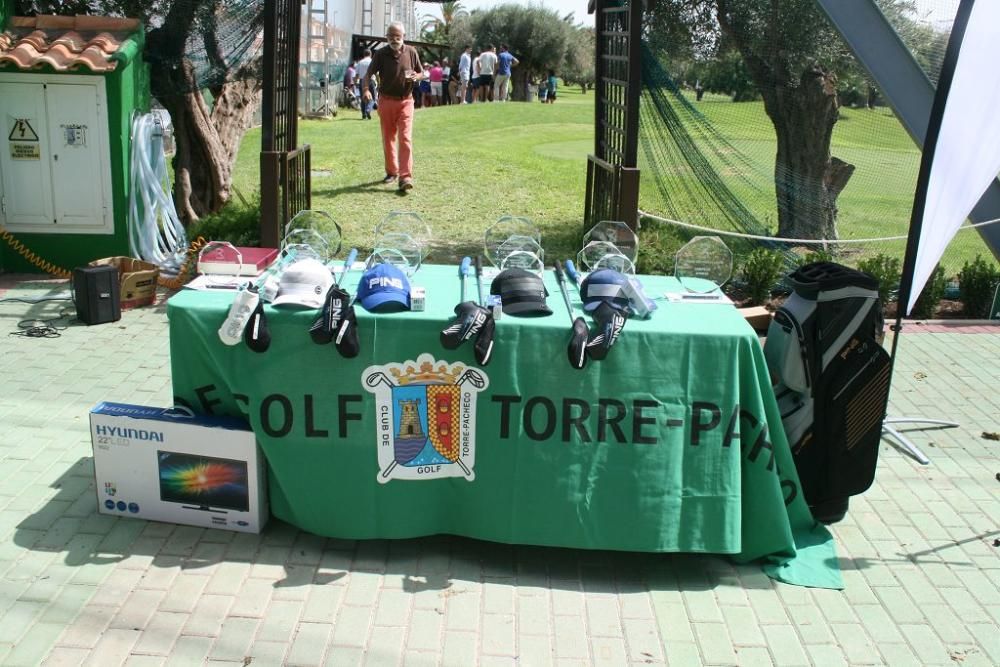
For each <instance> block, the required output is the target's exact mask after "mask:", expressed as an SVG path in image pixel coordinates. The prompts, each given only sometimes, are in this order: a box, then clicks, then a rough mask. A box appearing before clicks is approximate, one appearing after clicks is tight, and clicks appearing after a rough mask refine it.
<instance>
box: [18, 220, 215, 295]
mask: <svg viewBox="0 0 1000 667" xmlns="http://www.w3.org/2000/svg"><path fill="white" fill-rule="evenodd" d="M0 237H2V238H3V240H4V241H6V242H7V245H9V246H10V247H11V248H12V249H13V250H15V251H16V252H17V253H18V254H20V255H21V256H22V257H24V259H26V260H27V261H28V262H29V263H30V264H31V265H33V266H36V267H38V268H39V269H41V270H42V271H44V272H45V273H48V274H49V275H52V276H55V277H57V278H72V277H73V274H72V272H70V271H67V270H66V269H64V268H62V267H59V266H56V265H55V264H53V263H52V262H49V261H46V260H44V259H42V258H41V257H39V256H38V255H37V254H35V253H34V252H32V251H31V250H29V249H28V247H27V246H25V245H24V244H23V243H21V242H20V241H18V240H17V239H16V238H15V237H14V235H13V234H11V233H10V232H9V231H7V229H5V228H4V227H3V225H0ZM206 243H207V241H205V239H204V237H201V236H199V237H198V238H197V239H195V240H194V241H192V242H191V245H190V246H188V249H187V250H186V251H185V254H186V255H187V257H186V258H185V259H184V263H183V264H182V265H181V268H180V271H178V272H177V277H176V278H164V277H163V276H160V277H159V278H158V279H157V281H156V282H157V284H158V285H160V286H161V287H166V288H167V289H174V290H176V289H180V288H181V287H183V286H184V284H185V283H187V282H188V280H189V278H187V277H186V276H187V273H188V271H189V270H190V269H191V263H192V262H193V261H195V259H197V257H198V251H199V250H201V249H202V247H204V246H205V244H206Z"/></svg>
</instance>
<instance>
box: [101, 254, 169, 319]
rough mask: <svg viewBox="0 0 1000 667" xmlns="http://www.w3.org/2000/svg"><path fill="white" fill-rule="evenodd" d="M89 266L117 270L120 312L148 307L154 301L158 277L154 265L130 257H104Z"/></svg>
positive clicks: (157, 271) (158, 271) (156, 267)
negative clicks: (108, 267)
mask: <svg viewBox="0 0 1000 667" xmlns="http://www.w3.org/2000/svg"><path fill="white" fill-rule="evenodd" d="M89 266H113V267H115V268H116V269H118V284H119V285H120V286H121V307H122V310H124V309H126V308H137V307H139V306H148V305H150V304H152V303H153V301H155V300H156V280H157V278H159V276H160V269H159V267H158V266H156V264H150V263H149V262H143V261H142V260H138V259H133V258H131V257H105V258H104V259H97V260H94V261H93V262H91V263H90V264H89Z"/></svg>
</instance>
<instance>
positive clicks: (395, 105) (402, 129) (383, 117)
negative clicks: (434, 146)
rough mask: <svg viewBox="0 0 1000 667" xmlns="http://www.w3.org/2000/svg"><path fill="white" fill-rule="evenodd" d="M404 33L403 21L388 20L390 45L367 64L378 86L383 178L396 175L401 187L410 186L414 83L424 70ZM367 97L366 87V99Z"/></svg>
mask: <svg viewBox="0 0 1000 667" xmlns="http://www.w3.org/2000/svg"><path fill="white" fill-rule="evenodd" d="M405 35H406V29H405V28H404V27H403V24H402V23H400V22H399V21H393V22H392V23H390V24H389V29H388V30H386V33H385V36H386V39H387V40H388V42H389V46H388V48H385V47H383V48H381V49H379V50H378V51H376V52H375V55H374V56H372V64H371V67H370V68H369V73H370V75H371V76H374V77H375V78H376V79H377V81H378V87H379V98H378V117H379V121H380V123H381V126H382V150H383V152H384V153H385V178H384V179H383V182H384V183H392V182H393V181H394V180H396V179H397V178H398V179H399V189H400V190H401V191H405V190H409V189H411V188H413V83H414V82H415V81H419V80H420V79H421V78H423V71H424V68H423V65H421V64H420V56H418V55H417V50H416V49H415V48H413V47H412V46H410V45H408V44H404V43H403V38H404V36H405ZM370 98H371V93H370V92H368V91H367V90H366V91H365V97H364V100H365V102H367V101H368V100H369V99H370ZM397 148H398V151H399V154H398V156H397Z"/></svg>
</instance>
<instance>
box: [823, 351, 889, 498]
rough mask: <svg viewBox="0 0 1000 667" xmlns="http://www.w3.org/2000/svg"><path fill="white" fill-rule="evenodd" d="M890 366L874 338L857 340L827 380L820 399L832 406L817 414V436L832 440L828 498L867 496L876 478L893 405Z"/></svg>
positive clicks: (839, 355)
mask: <svg viewBox="0 0 1000 667" xmlns="http://www.w3.org/2000/svg"><path fill="white" fill-rule="evenodd" d="M889 367H890V360H889V354H888V353H887V352H886V351H885V350H884V349H883V348H882V346H881V345H879V344H878V343H877V342H876V340H875V338H874V336H854V337H852V338H851V339H850V340H849V341H848V343H847V344H846V345H845V346H844V347H843V349H841V351H840V352H839V353H837V355H836V356H835V357H834V359H833V361H832V362H831V363H830V365H829V367H828V369H827V372H826V373H824V375H823V380H822V384H823V386H821V387H818V388H817V389H818V391H817V395H818V396H821V397H823V402H824V404H825V406H826V407H825V408H824V410H823V411H822V412H821V413H820V414H819V415H817V416H818V417H819V423H818V424H817V427H818V428H817V432H818V433H820V434H822V438H823V439H825V440H826V442H825V443H824V448H825V449H826V451H827V453H828V461H827V468H826V476H827V480H826V484H824V485H823V486H824V487H825V488H824V489H823V493H822V494H823V495H824V496H825V497H826V498H831V497H842V496H853V495H857V494H859V493H863V492H864V491H866V490H867V489H868V487H870V486H871V484H872V481H874V479H875V467H876V462H877V460H878V447H879V442H880V440H881V438H882V421H883V419H884V418H885V412H886V406H887V404H888V402H889V369H890V368H889ZM807 497H808V494H807ZM823 499H824V498H816V499H815V501H814V499H812V498H810V502H819V501H821V500H823Z"/></svg>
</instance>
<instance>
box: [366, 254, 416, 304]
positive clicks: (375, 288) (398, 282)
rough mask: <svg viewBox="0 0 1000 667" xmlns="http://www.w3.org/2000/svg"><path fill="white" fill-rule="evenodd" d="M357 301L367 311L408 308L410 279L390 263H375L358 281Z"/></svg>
mask: <svg viewBox="0 0 1000 667" xmlns="http://www.w3.org/2000/svg"><path fill="white" fill-rule="evenodd" d="M358 301H360V302H361V305H362V307H364V309H365V310H367V311H369V312H375V311H378V310H409V309H410V281H409V280H407V279H406V274H405V273H403V272H402V271H400V270H399V269H398V268H396V267H395V266H393V265H392V264H376V265H375V266H373V267H372V268H370V269H368V270H367V271H365V272H364V274H362V276H361V280H360V282H358Z"/></svg>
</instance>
